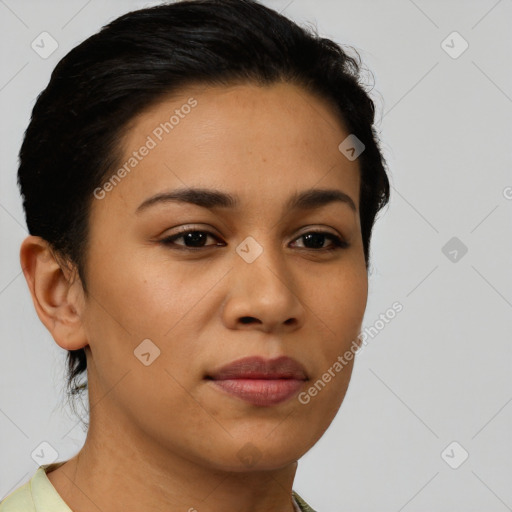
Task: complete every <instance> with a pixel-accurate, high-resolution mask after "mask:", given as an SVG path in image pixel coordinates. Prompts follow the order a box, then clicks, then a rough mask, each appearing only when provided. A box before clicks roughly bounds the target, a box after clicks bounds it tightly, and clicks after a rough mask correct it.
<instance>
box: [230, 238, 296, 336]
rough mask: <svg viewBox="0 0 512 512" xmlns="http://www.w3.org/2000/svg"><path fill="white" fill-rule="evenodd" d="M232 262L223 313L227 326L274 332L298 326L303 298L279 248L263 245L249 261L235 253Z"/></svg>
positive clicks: (290, 329) (286, 330) (289, 329)
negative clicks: (261, 249)
mask: <svg viewBox="0 0 512 512" xmlns="http://www.w3.org/2000/svg"><path fill="white" fill-rule="evenodd" d="M233 264H234V268H233V269H232V270H231V272H229V274H228V276H229V280H230V281H229V286H228V296H227V298H226V299H225V301H224V308H223V312H222V315H223V321H224V323H225V325H226V327H228V328H230V329H245V330H252V329H256V330H260V331H264V332H276V333H277V332H290V331H293V330H295V329H298V328H300V327H301V325H302V324H303V322H304V316H305V309H304V305H303V303H302V297H300V291H299V290H298V286H297V280H296V279H294V278H293V275H292V269H290V268H289V266H287V263H286V256H285V255H283V254H282V253H280V251H279V249H275V250H271V249H268V248H266V249H264V250H263V252H262V253H261V254H260V255H259V256H258V257H257V258H256V259H255V260H254V261H252V262H250V263H249V262H248V261H246V260H245V259H244V258H242V257H240V256H239V255H238V254H236V255H235V256H234V262H233Z"/></svg>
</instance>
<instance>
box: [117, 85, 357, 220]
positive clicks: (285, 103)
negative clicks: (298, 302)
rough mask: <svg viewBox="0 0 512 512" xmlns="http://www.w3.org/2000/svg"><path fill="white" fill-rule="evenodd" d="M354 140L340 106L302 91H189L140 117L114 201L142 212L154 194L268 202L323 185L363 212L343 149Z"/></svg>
mask: <svg viewBox="0 0 512 512" xmlns="http://www.w3.org/2000/svg"><path fill="white" fill-rule="evenodd" d="M348 135H349V133H348V132H347V131H346V129H345V126H344V124H343V120H342V119H341V118H339V116H337V115H336V113H335V110H334V109H333V108H332V106H330V105H329V104H328V103H327V102H326V101H323V100H322V99H319V98H317V97H316V96H312V95H311V94H309V93H308V92H307V91H305V90H304V89H302V88H300V87H298V86H296V85H292V84H289V83H279V84H273V85H271V86H258V85H253V84H241V85H233V86H230V87H225V86H223V87H221V86H215V87H211V86H210V87H204V86H202V87H201V86H198V87H193V88H192V87H191V88H188V89H187V90H185V91H182V92H181V93H180V94H179V95H175V96H173V97H172V98H171V97H169V98H166V99H164V100H162V101H160V102H159V103H157V104H156V105H154V106H153V107H151V108H150V109H148V110H146V111H145V112H143V113H142V114H140V115H138V116H137V117H136V118H134V120H133V122H132V123H131V125H130V128H129V129H128V131H127V132H126V134H125V137H124V139H123V143H122V147H123V158H122V162H120V165H119V169H124V172H121V173H119V172H117V174H118V175H119V174H122V179H120V180H119V179H115V180H114V181H115V185H114V186H113V187H111V189H110V190H111V191H110V192H109V194H108V200H109V201H116V200H117V201H121V200H122V203H123V204H124V205H125V206H127V205H129V206H130V207H131V209H132V210H134V209H135V208H136V207H137V205H138V204H140V202H142V201H143V200H144V199H146V198H147V197H148V196H149V195H151V194H155V193H158V192H161V191H165V190H170V189H175V188H177V187H180V188H182V187H192V186H193V187H201V188H208V187H215V188H216V189H222V190H225V191H226V192H232V193H235V194H236V195H237V196H239V197H240V198H241V200H242V202H245V203H247V204H248V203H251V202H252V203H255V202H258V201H259V203H260V204H261V203H262V202H269V201H271V200H276V201H278V200H279V199H280V197H281V195H282V198H283V200H284V199H285V198H288V197H289V196H290V195H291V194H293V193H296V192H297V191H300V190H301V189H306V188H312V187H315V186H318V187H320V188H327V187H329V188H332V187H337V188H339V189H341V190H343V191H344V192H345V193H347V194H349V195H350V196H351V197H352V199H353V200H354V203H355V204H356V206H357V207H359V206H358V201H359V193H358V191H359V165H358V162H357V161H350V160H348V159H347V158H346V157H345V156H344V155H343V154H342V153H341V152H340V151H339V149H338V146H339V145H340V143H341V142H342V141H343V140H344V139H345V138H346V137H347V136H348ZM119 169H118V170H119ZM113 174H116V169H114V171H113Z"/></svg>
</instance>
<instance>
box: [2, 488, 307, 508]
mask: <svg viewBox="0 0 512 512" xmlns="http://www.w3.org/2000/svg"><path fill="white" fill-rule="evenodd" d="M292 495H293V497H294V498H295V501H296V502H297V505H298V506H299V509H300V511H301V512H316V511H315V510H313V509H312V508H311V507H310V506H309V505H308V504H307V503H306V502H305V501H304V500H303V499H302V498H301V497H300V496H299V495H298V494H297V493H296V492H295V491H292ZM0 512H3V511H0Z"/></svg>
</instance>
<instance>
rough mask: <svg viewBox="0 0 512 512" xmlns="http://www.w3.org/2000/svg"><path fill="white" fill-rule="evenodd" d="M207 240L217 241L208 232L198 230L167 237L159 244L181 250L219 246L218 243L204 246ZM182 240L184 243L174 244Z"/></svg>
mask: <svg viewBox="0 0 512 512" xmlns="http://www.w3.org/2000/svg"><path fill="white" fill-rule="evenodd" d="M208 238H212V239H215V240H217V242H218V240H219V239H218V238H217V237H216V236H215V235H214V234H213V233H210V232H209V231H200V230H192V229H190V230H186V231H182V232H181V233H178V234H176V235H172V236H169V237H167V238H164V239H163V240H161V241H160V243H162V244H164V245H167V246H169V245H170V246H173V245H174V246H178V247H179V248H182V249H185V250H186V249H192V250H194V249H202V248H203V247H212V246H214V245H221V244H219V243H214V244H208V245H207V244H206V242H207V241H208ZM179 239H183V242H184V243H176V240H179Z"/></svg>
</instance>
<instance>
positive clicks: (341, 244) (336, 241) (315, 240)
mask: <svg viewBox="0 0 512 512" xmlns="http://www.w3.org/2000/svg"><path fill="white" fill-rule="evenodd" d="M301 239H302V240H303V241H304V242H303V245H304V247H303V248H304V249H313V250H319V251H334V250H336V249H346V248H347V247H349V244H348V243H347V242H345V240H343V239H342V238H341V237H339V236H337V235H334V234H333V233H328V232H325V231H308V232H307V233H304V234H303V235H301V236H299V238H297V239H296V240H301ZM326 240H330V241H331V245H329V246H327V247H325V246H324V243H325V242H326Z"/></svg>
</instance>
